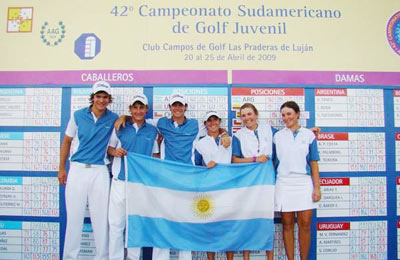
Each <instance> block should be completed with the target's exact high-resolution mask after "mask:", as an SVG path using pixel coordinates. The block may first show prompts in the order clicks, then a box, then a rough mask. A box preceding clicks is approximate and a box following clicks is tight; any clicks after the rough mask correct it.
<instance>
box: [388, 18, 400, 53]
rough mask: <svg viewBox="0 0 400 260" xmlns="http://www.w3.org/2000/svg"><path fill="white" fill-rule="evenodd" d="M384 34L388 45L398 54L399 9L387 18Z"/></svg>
mask: <svg viewBox="0 0 400 260" xmlns="http://www.w3.org/2000/svg"><path fill="white" fill-rule="evenodd" d="M386 36H387V39H388V41H389V45H390V47H392V49H393V50H394V51H395V52H396V53H397V54H398V55H400V11H398V12H397V13H395V14H394V15H393V16H392V17H391V18H390V19H389V22H388V24H387V27H386Z"/></svg>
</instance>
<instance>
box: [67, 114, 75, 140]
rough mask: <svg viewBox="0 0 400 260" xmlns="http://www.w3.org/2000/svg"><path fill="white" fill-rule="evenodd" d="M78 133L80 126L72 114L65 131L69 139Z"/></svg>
mask: <svg viewBox="0 0 400 260" xmlns="http://www.w3.org/2000/svg"><path fill="white" fill-rule="evenodd" d="M77 131H78V126H77V125H76V123H75V118H74V114H72V116H71V118H70V119H69V122H68V125H67V129H65V134H66V135H68V136H69V137H74V136H75V135H76V133H77Z"/></svg>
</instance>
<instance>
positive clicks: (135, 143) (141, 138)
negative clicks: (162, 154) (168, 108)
mask: <svg viewBox="0 0 400 260" xmlns="http://www.w3.org/2000/svg"><path fill="white" fill-rule="evenodd" d="M157 136H158V132H157V129H156V128H155V127H154V126H152V125H150V124H146V123H143V125H142V126H141V127H140V128H137V126H136V124H133V123H132V121H131V120H128V121H126V127H125V128H124V127H121V128H120V130H119V132H118V133H117V132H115V130H114V132H113V135H112V137H111V140H110V146H112V147H114V148H119V147H122V148H123V149H125V150H126V151H128V152H133V153H138V154H143V155H147V156H152V154H153V153H158V146H157V143H156V139H157ZM115 139H117V140H115ZM117 146H118V147H117ZM112 172H113V176H114V177H116V175H118V179H119V180H125V156H124V157H122V158H119V157H115V158H114V163H113V168H112Z"/></svg>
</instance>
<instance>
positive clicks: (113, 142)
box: [108, 129, 119, 148]
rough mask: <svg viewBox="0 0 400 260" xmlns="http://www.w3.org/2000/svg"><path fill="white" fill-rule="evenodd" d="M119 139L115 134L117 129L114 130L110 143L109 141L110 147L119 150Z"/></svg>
mask: <svg viewBox="0 0 400 260" xmlns="http://www.w3.org/2000/svg"><path fill="white" fill-rule="evenodd" d="M118 141H119V140H118V137H117V133H116V132H115V129H113V131H112V134H111V137H110V141H108V146H111V147H112V148H117V146H118Z"/></svg>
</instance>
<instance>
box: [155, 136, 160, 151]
mask: <svg viewBox="0 0 400 260" xmlns="http://www.w3.org/2000/svg"><path fill="white" fill-rule="evenodd" d="M157 139H158V135H157V137H156V140H154V144H153V153H159V152H160V147H158V142H157Z"/></svg>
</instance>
